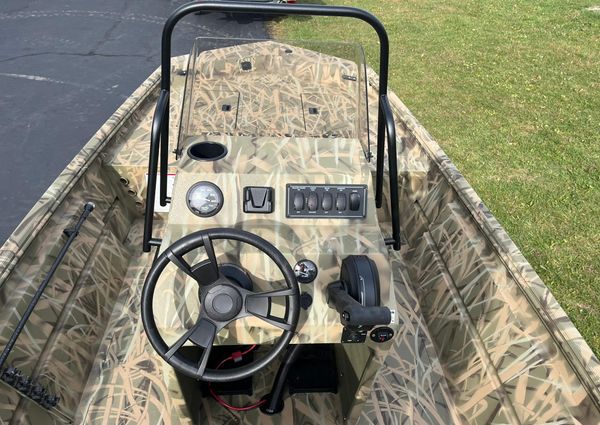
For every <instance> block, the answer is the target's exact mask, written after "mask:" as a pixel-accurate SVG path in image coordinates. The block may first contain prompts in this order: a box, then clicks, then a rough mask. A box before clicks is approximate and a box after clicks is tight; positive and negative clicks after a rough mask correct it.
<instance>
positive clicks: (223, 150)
mask: <svg viewBox="0 0 600 425" xmlns="http://www.w3.org/2000/svg"><path fill="white" fill-rule="evenodd" d="M188 155H189V156H190V158H192V159H195V160H196V161H216V160H217V159H221V158H223V157H224V156H225V155H227V147H225V145H222V144H221V143H217V142H198V143H194V144H193V145H191V146H190V147H189V148H188Z"/></svg>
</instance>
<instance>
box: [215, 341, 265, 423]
mask: <svg viewBox="0 0 600 425" xmlns="http://www.w3.org/2000/svg"><path fill="white" fill-rule="evenodd" d="M255 348H256V344H254V345H252V346H251V347H250V348H248V349H247V350H246V351H243V352H242V353H240V356H245V355H246V354H248V353H249V352H251V351H252V350H254V349H255ZM229 360H233V355H231V356H229V357H227V358H225V359H223V360H221V363H219V365H218V366H217V369H220V368H221V366H223V365H224V364H225V363H226V362H228V361H229ZM208 390H209V391H210V395H212V397H213V398H214V399H215V401H216V402H217V403H219V404H220V405H221V406H223V407H225V408H227V409H230V410H234V411H236V412H245V411H247V410H252V409H256V408H257V407H259V406H261V405H262V404H264V403H265V402H266V401H267V400H260V401H259V402H257V403H254V404H251V405H249V406H244V407H236V406H232V405H231V404H229V403H227V402H226V401H225V400H223V399H222V398H221V397H219V395H218V394H217V393H216V392H215V390H214V389H213V388H212V387H211V385H210V383H209V384H208Z"/></svg>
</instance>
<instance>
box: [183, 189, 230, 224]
mask: <svg viewBox="0 0 600 425" xmlns="http://www.w3.org/2000/svg"><path fill="white" fill-rule="evenodd" d="M186 198H187V199H186V202H187V206H188V208H189V209H190V211H191V212H193V213H194V214H196V215H197V216H199V217H210V216H213V215H215V214H216V213H218V212H219V210H220V209H221V207H222V206H223V193H222V192H221V189H219V187H218V186H217V185H215V184H213V183H210V182H198V183H195V184H194V185H193V186H192V187H190V189H189V190H188V192H187V197H186Z"/></svg>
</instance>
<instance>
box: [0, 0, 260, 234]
mask: <svg viewBox="0 0 600 425" xmlns="http://www.w3.org/2000/svg"><path fill="white" fill-rule="evenodd" d="M181 3H183V2H182V1H167V0H120V1H117V0H103V1H97V0H96V1H77V0H72V1H69V0H54V1H49V0H37V1H26V0H2V1H1V2H0V244H2V242H3V241H4V240H5V239H6V238H7V237H8V236H9V235H10V233H11V232H12V231H13V229H14V228H15V227H16V225H17V224H18V223H19V222H20V221H21V219H22V218H23V216H24V215H25V214H26V213H27V212H28V211H29V209H30V208H31V206H32V205H33V204H34V203H35V202H36V200H37V199H38V198H39V197H40V196H41V195H42V193H44V191H45V190H46V188H47V187H48V186H49V185H50V184H51V183H52V181H53V180H54V178H55V177H56V176H57V175H58V174H59V173H60V171H61V170H62V169H63V168H64V167H65V166H66V165H67V164H68V162H69V161H70V160H71V159H72V158H73V157H74V156H75V154H76V153H77V152H78V151H79V150H80V149H81V147H82V146H83V145H84V144H85V143H86V142H87V140H88V139H89V138H90V137H91V136H92V135H93V134H94V133H95V132H96V130H97V129H98V128H99V127H100V126H101V125H102V123H103V122H104V121H105V120H106V119H107V118H108V117H109V116H110V115H111V114H112V112H113V111H114V110H115V109H116V108H117V107H118V106H119V105H120V104H121V103H122V102H123V101H124V100H125V99H126V98H127V97H128V96H129V94H130V93H131V92H133V90H135V88H136V87H137V86H138V85H139V84H140V83H141V82H142V81H143V80H144V79H146V77H147V76H148V75H149V74H150V73H151V72H152V71H153V70H154V69H155V68H156V67H157V66H158V65H159V55H160V34H161V30H162V24H163V23H164V21H165V18H166V16H168V14H169V13H170V12H171V11H172V10H174V9H175V8H176V7H177V6H178V5H180V4H181ZM200 35H210V36H215V37H218V36H231V37H239V38H265V37H266V33H265V21H264V20H263V19H262V18H260V17H251V16H250V17H243V18H238V19H232V18H228V17H226V16H225V15H223V14H205V15H192V16H189V17H187V18H185V19H184V21H182V23H180V24H179V26H178V27H177V28H176V29H175V34H174V37H173V53H174V54H183V53H187V52H188V51H189V49H190V48H191V45H192V40H193V39H194V37H196V36H200Z"/></svg>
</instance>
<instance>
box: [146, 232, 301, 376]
mask: <svg viewBox="0 0 600 425" xmlns="http://www.w3.org/2000/svg"><path fill="white" fill-rule="evenodd" d="M217 239H230V240H235V241H239V242H243V243H246V244H249V245H252V246H254V247H255V248H257V249H259V250H260V251H262V252H263V253H264V254H266V255H268V256H269V258H270V259H271V260H273V262H274V263H275V264H276V265H277V267H278V268H279V270H281V272H282V273H283V276H284V279H285V282H286V284H287V288H285V289H279V290H274V291H269V292H252V291H249V290H247V289H244V288H242V287H241V286H240V285H238V284H236V283H235V282H234V281H232V280H231V279H229V278H228V277H226V276H225V275H224V274H223V273H222V272H221V270H220V269H219V265H218V264H217V259H216V257H215V252H214V248H213V244H212V241H213V240H217ZM200 247H204V249H205V250H206V253H207V255H208V260H206V261H204V262H202V263H200V264H198V265H196V266H194V267H192V266H190V265H189V264H188V263H187V262H186V261H185V259H184V258H183V255H185V254H186V253H188V252H190V251H192V250H193V249H197V248H200ZM169 262H172V263H174V264H175V265H176V266H177V267H178V268H179V269H181V270H182V271H183V272H185V273H186V274H187V275H188V276H190V277H191V278H193V279H194V280H196V281H197V282H198V283H199V284H200V285H202V287H201V290H200V293H201V295H200V302H201V304H202V308H201V310H200V314H199V316H198V320H197V321H196V323H195V324H194V326H192V328H191V329H189V330H188V331H187V332H186V333H185V334H183V336H181V337H180V338H179V339H178V340H177V342H175V344H173V345H172V346H170V347H169V346H168V345H167V344H166V343H165V340H164V339H163V338H162V336H161V335H160V333H159V331H158V328H157V327H156V322H155V320H154V309H153V300H154V290H155V288H156V283H157V282H158V279H159V277H160V275H161V273H162V272H163V270H164V269H165V267H166V266H167V264H169ZM206 282H210V283H209V284H206ZM299 293H300V290H299V288H298V282H297V281H296V277H295V275H294V272H293V271H292V268H291V267H290V264H289V263H288V262H287V260H286V259H285V257H284V256H283V254H282V253H281V252H280V251H279V250H278V249H277V248H275V247H274V246H273V245H272V244H270V243H269V242H267V241H266V240H264V239H263V238H261V237H259V236H257V235H254V234H252V233H249V232H246V231H243V230H237V229H226V228H217V229H208V230H201V231H199V232H195V233H192V234H190V235H187V236H185V237H183V238H181V239H179V240H178V241H176V242H175V243H173V244H172V245H171V246H170V247H168V248H167V249H166V250H165V251H164V252H163V253H162V254H161V255H160V256H159V257H158V258H157V259H156V261H155V262H154V264H153V265H152V268H151V269H150V272H149V273H148V276H147V278H146V282H145V283H144V289H143V290H142V322H143V324H144V329H145V331H146V334H147V335H148V339H149V340H150V343H151V344H152V346H153V347H154V349H155V350H156V351H157V352H158V354H160V356H161V357H162V358H163V359H164V360H165V361H166V362H167V363H169V364H170V365H171V366H173V367H174V368H175V369H177V370H178V371H180V372H182V373H184V374H185V375H187V376H189V377H191V378H195V379H201V380H203V381H208V382H231V381H237V380H239V379H243V378H246V377H249V376H250V375H252V374H254V373H255V372H256V371H258V370H260V369H262V368H264V367H265V366H267V365H268V364H269V363H270V362H271V361H273V360H274V359H275V357H276V356H277V355H278V354H279V353H281V352H282V351H283V350H284V349H285V348H286V347H287V346H288V345H289V343H290V341H291V339H292V337H293V336H294V333H295V331H296V326H297V324H298V315H299V312H300V305H299V304H300V302H299ZM274 297H286V314H285V318H284V319H281V318H278V317H275V316H272V315H271V314H270V311H271V303H272V301H273V298H274ZM247 316H256V317H258V318H260V319H262V320H263V321H264V322H266V323H269V324H271V325H274V326H277V327H278V328H280V329H282V330H283V333H282V334H281V336H280V337H279V339H278V340H277V342H276V343H275V344H274V345H273V348H272V349H271V350H270V351H269V352H268V353H267V354H266V355H265V356H263V357H262V358H260V359H259V360H256V361H253V362H252V363H250V364H248V365H245V366H241V367H239V368H235V369H228V370H217V369H209V368H207V367H206V365H207V361H208V358H209V356H210V351H211V348H212V345H213V341H214V339H215V337H216V335H217V333H218V332H219V331H220V330H221V329H223V328H224V327H225V326H227V324H229V323H230V322H232V321H234V320H237V319H241V318H243V317H247ZM188 340H189V341H191V342H192V343H194V344H195V345H197V346H199V347H201V348H203V352H202V355H201V357H200V361H199V362H196V361H193V360H191V359H189V358H187V357H185V356H184V355H182V354H181V353H179V352H178V350H179V349H180V348H181V347H182V346H183V345H184V344H185V343H186V342H187V341H188Z"/></svg>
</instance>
